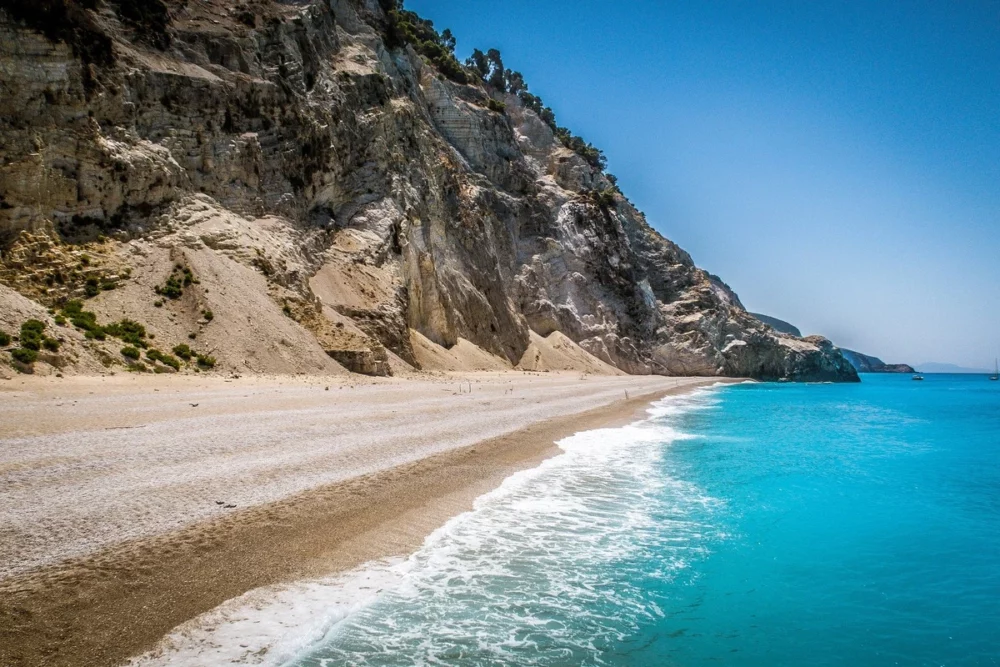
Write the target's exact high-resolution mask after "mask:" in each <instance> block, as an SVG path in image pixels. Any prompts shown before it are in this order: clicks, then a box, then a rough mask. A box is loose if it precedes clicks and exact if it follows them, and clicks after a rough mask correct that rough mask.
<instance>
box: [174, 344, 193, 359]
mask: <svg viewBox="0 0 1000 667" xmlns="http://www.w3.org/2000/svg"><path fill="white" fill-rule="evenodd" d="M173 352H174V354H176V355H177V356H178V357H180V358H181V359H183V360H184V361H191V357H193V356H194V352H192V351H191V348H190V347H189V346H188V345H187V343H181V344H180V345H175V346H174V350H173Z"/></svg>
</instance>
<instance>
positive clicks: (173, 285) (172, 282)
mask: <svg viewBox="0 0 1000 667" xmlns="http://www.w3.org/2000/svg"><path fill="white" fill-rule="evenodd" d="M156 293H157V294H159V295H160V296H165V297H167V298H168V299H179V298H181V295H182V294H184V287H183V286H182V285H181V282H180V281H179V280H178V279H177V276H174V275H171V276H170V277H169V278H167V282H165V283H164V284H163V286H162V287H159V286H158V287H157V288H156Z"/></svg>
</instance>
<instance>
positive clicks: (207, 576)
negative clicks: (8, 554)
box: [0, 378, 725, 665]
mask: <svg viewBox="0 0 1000 667" xmlns="http://www.w3.org/2000/svg"><path fill="white" fill-rule="evenodd" d="M671 380H675V381H676V386H674V387H664V388H660V389H656V390H654V391H644V392H642V393H639V394H637V395H634V396H630V398H629V399H628V400H622V399H618V400H617V401H615V402H612V403H609V404H605V405H602V406H600V407H596V408H592V409H589V410H585V411H582V412H576V413H572V414H566V415H562V416H558V417H553V418H549V419H545V420H542V421H538V422H535V423H531V424H530V425H528V426H526V427H524V428H521V429H518V430H515V431H513V432H511V433H507V434H505V435H500V436H497V437H493V438H487V439H484V440H481V441H478V442H475V444H472V445H469V446H464V447H459V448H455V449H452V450H450V451H447V452H444V453H437V454H433V455H430V456H427V457H423V458H420V459H418V460H415V461H412V462H408V463H404V464H402V465H398V466H394V467H392V468H389V469H386V470H381V471H378V472H374V473H371V474H367V475H361V476H357V477H353V478H351V479H348V480H346V481H342V482H338V483H335V484H329V485H325V486H321V487H319V488H315V489H311V490H308V491H305V492H302V493H298V494H295V495H292V496H290V497H288V498H285V499H283V500H279V501H277V502H272V503H267V504H263V505H259V506H253V507H248V508H246V509H241V510H239V511H237V512H234V513H231V514H227V515H224V516H222V517H219V518H216V519H212V520H209V521H201V522H198V523H195V524H193V525H191V526H188V527H185V528H182V529H179V530H175V531H171V532H169V533H166V534H163V535H158V536H155V537H151V538H146V539H140V540H134V541H130V542H126V543H124V544H121V545H117V546H113V547H109V548H106V549H103V550H101V551H100V552H99V553H97V554H91V555H88V556H86V557H79V558H74V559H71V560H69V561H67V562H63V563H61V564H59V565H56V566H51V567H45V568H42V569H40V570H38V571H33V572H30V573H28V574H26V575H24V576H16V577H12V578H9V579H7V580H0V599H2V600H3V602H2V603H0V621H3V622H2V623H0V626H2V627H3V628H4V629H3V630H0V647H2V648H0V662H3V663H4V664H11V665H35V664H45V665H73V664H88V665H116V664H120V663H121V662H122V661H124V660H126V659H128V658H129V657H132V656H136V655H138V654H141V653H143V652H145V651H148V650H150V649H153V648H154V647H155V646H156V644H157V643H158V642H159V641H160V640H161V639H162V638H163V637H164V636H166V635H167V634H168V633H169V632H170V631H171V630H172V629H174V628H175V627H176V626H178V625H180V624H181V623H183V622H185V621H189V620H191V619H193V618H196V617H198V616H199V615H201V614H203V613H205V612H208V611H210V610H212V609H214V608H216V607H218V606H219V605H220V604H222V603H223V602H225V601H226V600H229V599H231V598H234V597H237V596H240V595H242V594H244V593H247V592H248V591H252V590H254V589H258V588H262V587H265V586H271V585H276V584H282V583H287V582H293V581H297V580H303V579H308V578H315V577H327V576H330V575H331V574H332V573H342V572H346V571H349V570H351V569H353V568H356V567H358V566H360V565H363V564H364V563H367V562H370V561H376V560H381V559H385V558H390V557H399V556H406V555H408V554H409V553H412V552H413V551H414V550H415V549H417V548H418V547H419V546H420V545H421V544H422V542H423V540H424V538H425V537H426V536H427V535H428V534H430V533H431V532H433V531H434V530H435V529H437V528H438V527H439V526H440V525H442V524H443V523H445V522H446V521H447V520H448V519H449V518H451V517H453V516H456V515H458V514H461V513H462V512H464V511H467V510H468V509H471V507H472V503H473V501H474V500H475V498H477V497H478V496H480V495H482V494H484V493H486V492H488V491H490V490H492V489H494V488H496V487H497V486H499V485H500V483H502V482H503V480H504V479H506V478H507V477H509V476H510V475H512V474H513V473H515V472H518V471H520V470H524V469H527V468H531V467H534V466H536V465H538V464H539V463H540V462H541V461H542V460H544V459H546V458H549V457H550V456H553V455H555V454H558V453H559V452H560V450H559V448H558V447H557V446H556V445H555V441H557V440H559V439H561V438H562V437H565V436H567V435H571V434H572V433H575V432H579V431H585V430H591V429H594V428H599V427H607V426H615V425H621V424H625V423H629V422H631V421H634V420H635V417H636V413H637V412H641V411H643V410H644V409H645V407H646V406H648V404H649V403H650V402H652V401H654V400H657V399H658V398H661V397H664V396H667V395H671V394H677V393H685V392H687V391H690V390H692V389H694V388H696V387H699V386H706V385H711V384H715V383H716V382H719V381H725V380H723V379H720V378H710V379H692V378H672V379H671ZM331 528H332V529H331Z"/></svg>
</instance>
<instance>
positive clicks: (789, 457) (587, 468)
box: [295, 375, 1000, 667]
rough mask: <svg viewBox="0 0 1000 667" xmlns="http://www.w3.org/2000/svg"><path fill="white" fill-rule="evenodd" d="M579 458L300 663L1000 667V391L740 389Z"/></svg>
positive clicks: (470, 528)
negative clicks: (984, 666) (987, 666)
mask: <svg viewBox="0 0 1000 667" xmlns="http://www.w3.org/2000/svg"><path fill="white" fill-rule="evenodd" d="M562 445H563V447H564V448H565V449H566V451H567V453H566V454H565V455H564V456H561V457H558V458H556V459H553V460H550V461H548V462H546V464H544V465H543V466H542V467H541V468H539V469H537V470H534V471H530V472H526V473H522V474H520V475H518V476H516V477H515V478H512V479H511V480H508V482H507V483H506V484H505V485H504V487H503V488H501V489H500V490H498V491H497V492H495V493H493V494H491V495H490V496H488V497H485V498H483V499H481V501H480V502H479V504H478V506H477V509H476V510H475V511H473V512H471V513H469V514H466V515H463V516H462V517H460V518H458V519H456V520H453V521H452V522H451V523H449V525H448V526H446V527H445V528H444V529H442V530H441V531H439V532H438V533H437V534H435V536H433V537H432V538H431V539H429V540H428V542H427V544H425V546H424V548H423V549H421V551H420V552H418V553H417V554H416V555H415V556H414V557H413V558H412V559H411V561H410V564H409V568H410V570H409V574H407V575H406V577H405V578H404V583H403V584H402V585H400V586H399V587H398V588H396V589H394V590H390V591H386V592H385V593H384V594H383V595H381V596H380V597H379V598H378V599H377V601H376V602H375V603H373V604H372V605H370V606H369V607H367V608H365V609H362V610H361V611H359V612H357V613H354V614H352V615H351V616H349V617H348V618H347V619H346V620H344V621H343V622H341V623H339V624H338V625H337V626H336V627H334V628H333V630H332V631H331V632H330V633H329V634H328V636H327V637H326V638H325V639H324V640H323V642H322V643H321V644H320V645H319V646H318V647H316V648H314V649H313V650H311V651H310V652H309V653H308V654H306V655H305V656H303V657H301V658H300V659H299V660H297V661H296V662H295V664H299V665H356V664H371V665H412V664H447V665H477V666H478V665H508V664H526V665H580V664H606V665H629V666H632V665H634V666H639V665H677V666H682V667H691V666H696V665H728V666H733V667H751V666H752V667H763V666H773V665H849V666H851V667H865V666H868V665H873V666H874V665H915V666H916V665H927V666H931V665H933V666H939V665H947V666H959V665H962V666H966V665H968V666H971V665H997V664H1000V383H992V382H989V381H988V380H987V379H986V377H984V376H937V375H928V376H927V379H926V380H925V381H924V382H922V383H919V382H913V381H911V380H910V377H909V376H889V375H886V376H878V375H868V376H864V382H863V383H862V384H860V385H797V384H744V385H735V386H728V387H725V388H717V389H712V390H708V391H702V392H699V393H697V394H695V395H691V396H687V397H684V398H680V399H668V400H666V401H664V402H662V403H660V404H659V405H658V406H657V408H656V409H655V410H654V411H653V414H652V417H651V418H650V419H649V420H648V421H647V422H644V423H640V424H637V425H633V426H631V427H628V428H624V429H604V430H600V431H592V432H588V433H583V434H578V435H577V436H574V437H573V438H570V439H568V440H567V441H564V443H562Z"/></svg>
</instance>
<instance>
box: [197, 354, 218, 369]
mask: <svg viewBox="0 0 1000 667" xmlns="http://www.w3.org/2000/svg"><path fill="white" fill-rule="evenodd" d="M197 358H198V365H199V366H201V367H202V368H215V357H210V356H208V355H207V354H199V355H197Z"/></svg>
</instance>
